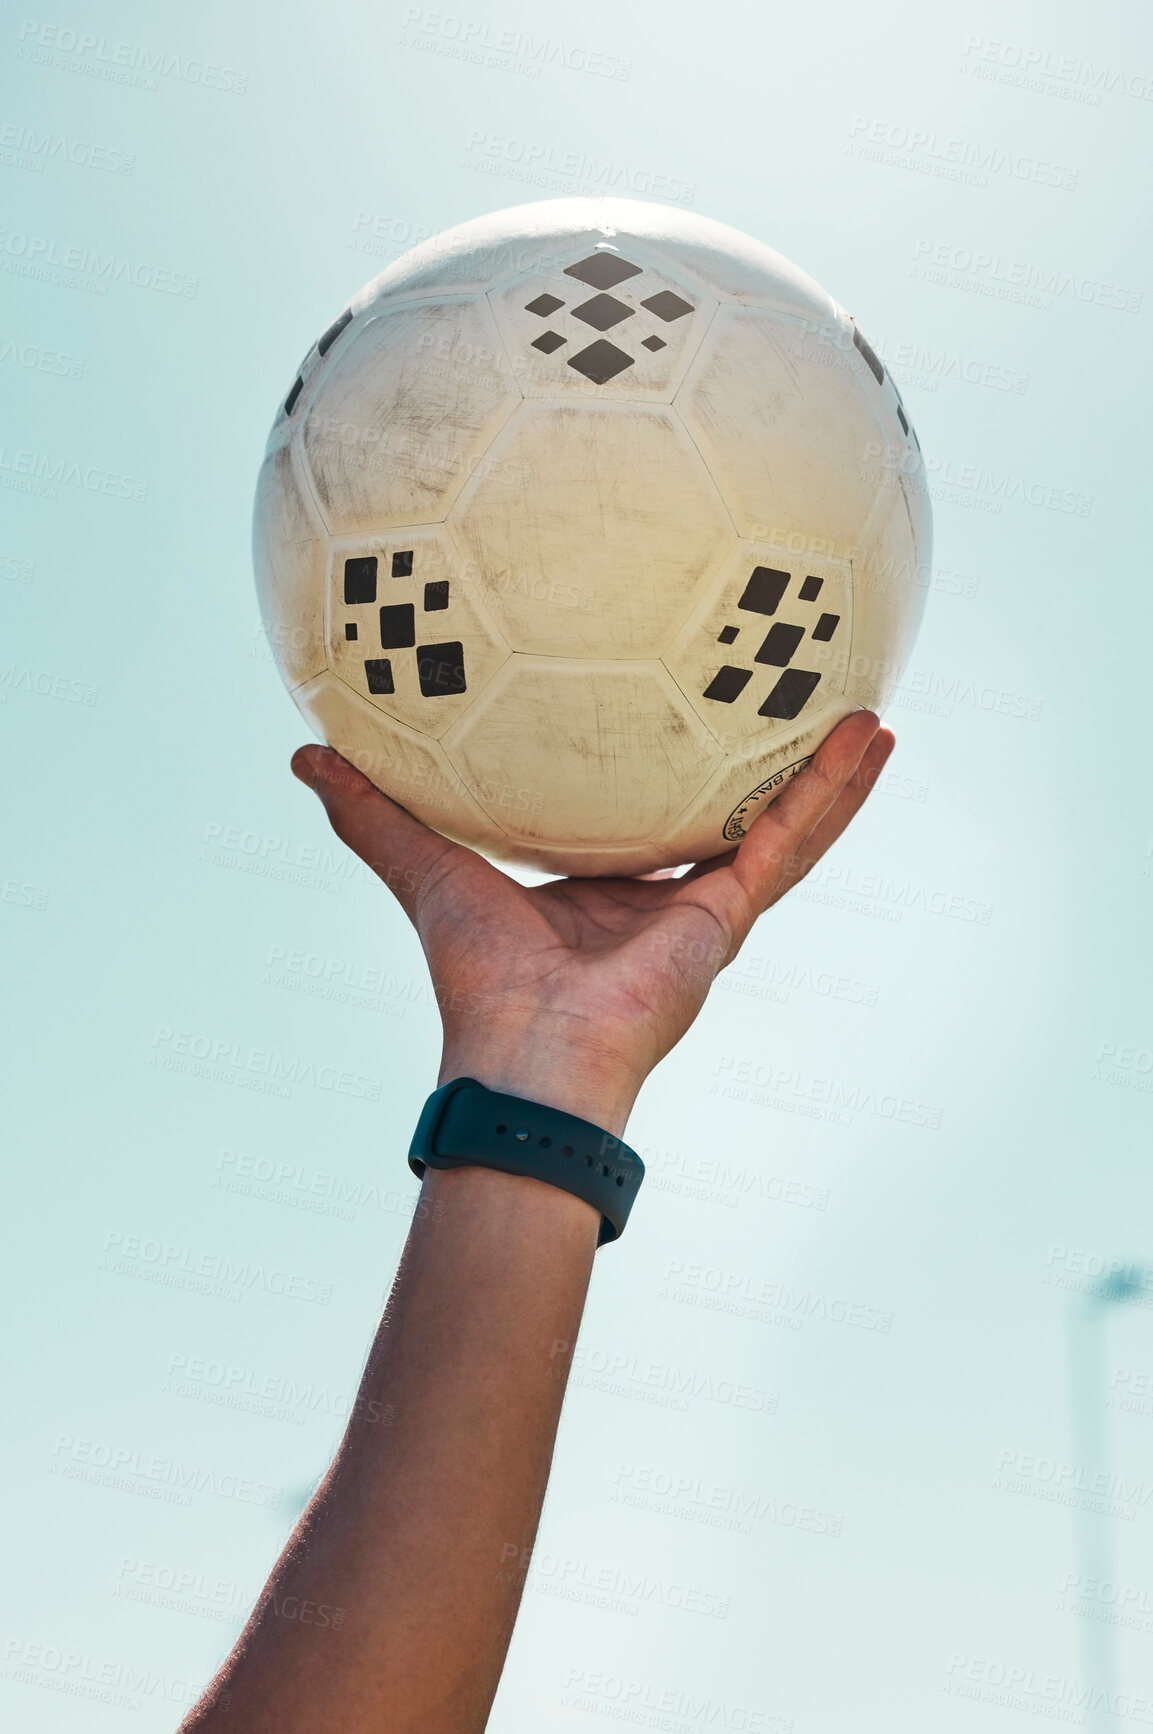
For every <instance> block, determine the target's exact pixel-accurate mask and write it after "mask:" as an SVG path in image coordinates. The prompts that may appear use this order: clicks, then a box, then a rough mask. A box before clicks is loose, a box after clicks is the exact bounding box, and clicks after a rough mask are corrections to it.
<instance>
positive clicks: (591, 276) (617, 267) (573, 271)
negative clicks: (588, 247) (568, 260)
mask: <svg viewBox="0 0 1153 1734" xmlns="http://www.w3.org/2000/svg"><path fill="white" fill-rule="evenodd" d="M640 270H641V268H640V266H639V265H630V264H629V262H628V260H627V259H622V258H621V257H620V256H619V254H617V253H590V254H589V256H588V258H587V259H581V260H580V261H579V262H578V263H577V264H575V265H566V266H565V273H564V274H565V276H566V277H575V278H576V279H577V281H578V282H580V283H588V284H589V285H590V287H591V288H593V289H614V288H615V287H616V285H617V284H618V283H623V282H624V280H625V278H626V277H639V275H640Z"/></svg>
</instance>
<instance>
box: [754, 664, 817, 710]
mask: <svg viewBox="0 0 1153 1734" xmlns="http://www.w3.org/2000/svg"><path fill="white" fill-rule="evenodd" d="M820 678H821V677H820V675H819V674H813V673H812V671H811V670H809V669H807V668H786V670H785V672H784V674H782V676H781V678H780V680H778V682H777V684H776V686H775V687H774V688H773V690H772V692H771V693H770V694H769V696H768V698H767V699H766V700H765V702H764V704H763V705H762V706H761V708H760V710H758V712H757V715H758V716H768V717H778V718H780V719H781V721H783V722H792V720H793V718H794V717H795V716H799V715H800V713H801V712H802V711H803V710H804V708H805V706H806V704H807V703H808V702H809V700H810V698H812V696H813V693H814V692H815V691H816V689H817V686H818V684H819V682H820Z"/></svg>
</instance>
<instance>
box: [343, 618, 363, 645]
mask: <svg viewBox="0 0 1153 1734" xmlns="http://www.w3.org/2000/svg"><path fill="white" fill-rule="evenodd" d="M344 636H345V638H347V639H349V640H352V641H355V640H356V639H357V638H358V637H359V636H360V630H359V628H358V626H357V624H356V621H355V620H346V621H345V623H344Z"/></svg>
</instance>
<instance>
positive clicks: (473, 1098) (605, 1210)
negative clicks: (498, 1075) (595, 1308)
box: [408, 1078, 645, 1246]
mask: <svg viewBox="0 0 1153 1734" xmlns="http://www.w3.org/2000/svg"><path fill="white" fill-rule="evenodd" d="M408 1165H409V1167H410V1168H411V1169H412V1171H413V1173H414V1174H415V1175H417V1176H418V1177H420V1178H423V1175H424V1171H425V1168H426V1167H429V1168H470V1167H471V1168H496V1169H499V1170H500V1171H501V1172H502V1173H504V1174H524V1175H527V1176H528V1177H529V1178H530V1179H532V1180H545V1181H547V1182H548V1184H549V1185H550V1186H559V1187H560V1188H561V1190H562V1191H563V1192H571V1193H573V1194H574V1196H575V1197H577V1198H583V1199H584V1201H585V1203H586V1204H591V1205H592V1206H593V1209H594V1210H599V1211H600V1214H601V1231H600V1235H599V1236H598V1238H597V1245H598V1246H604V1245H605V1244H606V1242H607V1241H610V1240H616V1239H618V1238H619V1236H620V1234H621V1233H622V1231H623V1229H624V1225H625V1223H626V1222H627V1221H628V1216H629V1211H630V1210H631V1209H632V1203H633V1199H634V1198H635V1197H636V1195H637V1193H638V1192H639V1191H640V1185H641V1181H642V1180H643V1179H644V1175H645V1165H644V1163H643V1162H642V1161H641V1159H640V1157H639V1156H638V1155H637V1153H636V1151H635V1150H630V1149H629V1147H628V1145H627V1144H622V1142H621V1140H620V1139H619V1138H614V1137H613V1135H612V1133H611V1132H604V1131H602V1130H601V1128H600V1127H599V1126H594V1125H593V1124H592V1122H591V1121H589V1120H581V1119H579V1118H578V1117H577V1115H575V1114H565V1113H563V1112H562V1110H561V1109H560V1108H548V1107H545V1106H544V1105H543V1104H542V1103H540V1102H528V1101H526V1100H525V1099H524V1097H523V1096H505V1095H502V1094H501V1093H500V1092H499V1091H498V1090H489V1089H486V1087H485V1086H484V1085H483V1084H479V1083H477V1081H476V1079H475V1078H453V1080H452V1081H451V1083H448V1084H442V1085H441V1087H440V1089H439V1090H434V1091H433V1093H432V1095H431V1096H430V1097H429V1098H428V1101H427V1102H426V1103H425V1104H424V1108H423V1109H422V1111H421V1116H420V1119H419V1120H418V1121H417V1125H416V1131H415V1132H414V1133H413V1138H412V1145H411V1148H410V1149H409V1152H408Z"/></svg>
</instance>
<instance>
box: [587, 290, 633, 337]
mask: <svg viewBox="0 0 1153 1734" xmlns="http://www.w3.org/2000/svg"><path fill="white" fill-rule="evenodd" d="M573 317H574V318H576V319H583V320H584V322H585V324H586V325H591V326H592V328H593V330H594V331H609V330H611V329H612V327H613V326H614V325H619V324H620V322H621V320H622V319H631V318H632V317H633V310H632V308H631V307H626V306H625V304H624V302H623V301H618V300H617V298H616V296H615V295H594V296H593V298H592V300H591V301H582V302H581V304H580V306H579V307H574V308H573Z"/></svg>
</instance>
